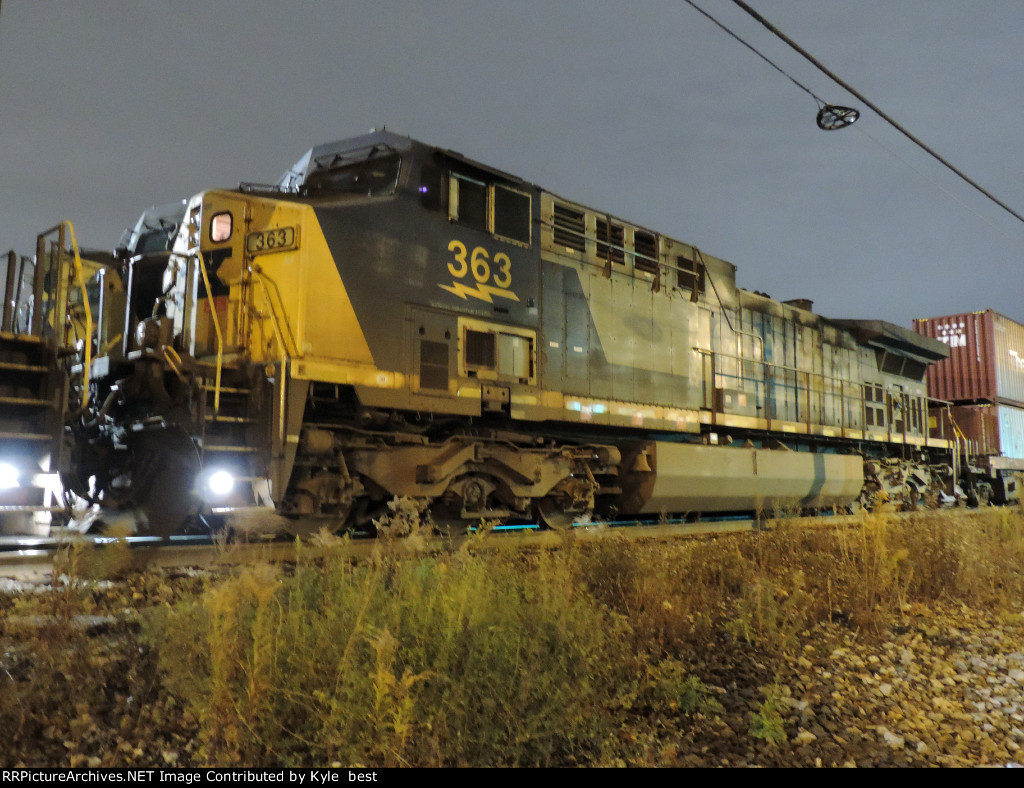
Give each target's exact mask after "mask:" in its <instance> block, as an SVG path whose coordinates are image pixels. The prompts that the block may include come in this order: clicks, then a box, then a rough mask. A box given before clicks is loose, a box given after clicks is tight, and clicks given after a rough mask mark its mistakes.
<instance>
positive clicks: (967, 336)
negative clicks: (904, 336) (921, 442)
mask: <svg viewBox="0 0 1024 788" xmlns="http://www.w3.org/2000/svg"><path fill="white" fill-rule="evenodd" d="M914 330H915V331H917V332H918V333H920V334H924V335H925V336H927V337H931V338H932V339H937V340H939V341H940V342H945V343H946V344H947V345H949V358H948V359H943V360H942V361H939V362H937V363H935V364H932V365H931V366H930V367H929V368H928V372H927V376H926V378H925V379H926V380H927V382H928V394H929V396H931V397H933V398H935V399H940V400H945V401H947V402H956V403H991V404H996V405H998V404H1006V405H1015V406H1017V407H1024V325H1021V324H1020V323H1018V322H1016V321H1014V320H1011V319H1010V318H1008V317H1005V316H1003V315H1000V314H999V313H998V312H993V311H992V310H991V309H987V310H985V311H984V312H967V313H964V314H959V315H947V316H946V317H929V318H923V319H918V320H915V321H914Z"/></svg>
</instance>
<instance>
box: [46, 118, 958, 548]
mask: <svg viewBox="0 0 1024 788" xmlns="http://www.w3.org/2000/svg"><path fill="white" fill-rule="evenodd" d="M120 257H121V266H120V270H119V271H117V272H116V273H117V274H119V277H120V279H121V281H122V282H123V284H124V286H125V289H126V291H127V296H126V299H116V298H110V299H108V304H107V305H106V306H105V305H104V304H102V303H100V302H99V300H98V299H96V298H93V303H92V307H93V310H92V311H93V313H94V315H93V322H94V323H95V326H96V328H94V329H93V330H92V343H91V347H92V349H93V352H92V353H91V356H92V357H91V358H89V359H84V358H81V357H79V358H78V362H79V363H78V364H77V366H76V367H75V370H74V374H73V376H72V391H73V395H72V398H71V400H72V402H75V401H81V402H84V405H81V406H78V407H76V408H74V409H73V410H74V412H72V413H70V414H69V418H68V438H69V440H68V441H67V449H66V450H65V451H64V452H63V454H64V456H63V457H62V458H61V460H60V464H61V470H62V477H63V478H64V480H65V484H66V486H68V487H69V489H71V490H73V491H74V492H75V493H76V494H77V495H78V496H80V497H82V498H84V499H86V500H88V501H92V502H94V503H96V504H98V505H99V506H100V507H104V508H106V509H111V508H114V509H117V508H121V509H131V510H134V511H141V512H143V516H142V517H140V520H139V523H140V525H141V527H143V528H148V529H149V530H151V531H154V532H158V533H163V532H168V531H171V530H175V529H177V528H179V527H181V525H182V523H184V522H187V521H189V520H190V519H192V518H194V516H196V515H197V513H198V514H199V515H200V516H201V517H202V518H204V519H205V520H206V521H207V522H212V523H216V522H218V520H219V518H225V519H227V520H228V521H231V520H233V519H238V520H240V519H245V517H249V518H255V519H259V518H260V517H261V516H262V517H264V519H268V518H269V519H270V520H272V521H274V522H276V523H278V524H284V525H285V526H287V524H288V523H289V522H292V521H298V520H300V519H301V520H302V521H303V522H306V523H309V522H313V523H316V522H323V523H324V524H329V525H330V526H331V527H339V528H340V527H344V526H349V527H362V526H368V525H369V523H371V522H372V520H373V519H374V518H377V517H378V516H379V513H380V512H381V511H382V510H383V509H384V507H385V505H386V503H387V502H388V501H389V500H391V499H392V498H394V497H395V496H403V497H408V498H412V499H416V500H418V501H419V502H421V503H422V505H423V506H425V507H429V508H430V510H431V512H432V514H433V517H434V519H435V521H437V522H459V523H470V522H476V521H479V520H480V519H481V518H487V519H492V518H500V519H509V518H512V519H522V520H528V519H532V518H534V517H539V518H541V519H543V520H544V521H545V522H547V523H548V524H550V525H553V526H554V525H562V524H565V523H567V522H570V521H572V520H581V519H585V518H586V517H588V516H590V515H591V514H594V515H598V516H602V517H609V516H630V517H634V516H663V515H666V514H669V513H671V514H674V515H686V514H691V515H692V514H698V513H711V512H751V511H757V510H765V509H768V510H771V509H777V508H785V509H808V508H821V507H832V506H847V505H850V504H851V503H854V502H855V501H857V500H858V499H861V497H862V496H863V495H865V494H871V493H884V494H887V495H890V496H896V497H903V498H904V499H906V500H909V501H913V500H916V499H917V498H918V497H920V496H922V495H925V496H927V495H934V496H940V495H942V494H949V493H952V492H953V488H954V486H955V483H956V481H957V479H956V478H954V473H955V470H954V468H953V467H952V464H951V456H950V444H949V442H948V441H942V440H938V441H937V440H935V439H930V438H929V436H928V428H927V423H926V415H927V392H926V390H925V384H924V382H923V379H924V374H925V370H926V368H927V366H928V364H930V363H932V362H934V361H936V360H938V359H940V358H944V357H946V356H947V355H948V349H947V347H946V346H945V345H943V344H942V343H940V342H938V341H936V340H933V339H930V338H927V337H924V336H921V335H918V334H915V333H913V332H911V331H909V330H906V329H902V328H900V327H898V326H894V325H891V324H888V323H883V322H880V321H848V320H827V319H825V318H822V317H820V316H818V315H816V314H814V313H813V312H811V311H810V303H809V302H805V301H789V302H779V301H775V300H772V299H771V298H769V297H767V296H765V295H763V294H758V293H751V292H748V291H745V290H742V289H740V288H738V287H737V286H736V279H735V267H734V266H733V265H731V264H730V263H727V262H725V261H723V260H720V259H718V258H715V257H712V256H710V255H706V254H703V253H702V252H701V251H700V250H699V249H698V248H697V247H695V246H693V245H691V244H687V243H683V242H680V241H677V240H674V239H672V238H669V237H667V236H664V235H661V234H659V233H656V232H654V231H652V230H649V229H647V228H645V227H642V226H639V225H635V224H632V223H629V222H626V221H622V220H620V219H618V218H616V217H614V216H610V215H608V214H606V213H602V212H599V211H595V210H592V209H590V208H587V207H585V206H582V205H579V204H576V203H573V202H570V201H568V200H564V199H562V198H560V197H558V196H556V195H554V194H552V193H550V192H547V191H544V190H543V189H541V188H539V187H537V186H534V185H532V184H529V183H526V182H524V181H523V180H521V179H519V178H516V177H514V176H512V175H509V174H507V173H503V172H500V171H497V170H494V169H492V168H489V167H486V166H484V165H482V164H480V163H477V162H474V161H471V160H469V159H467V158H466V157H464V156H462V155H460V154H457V153H454V152H452V151H447V150H442V149H438V148H434V147H430V146H427V145H424V144H421V143H419V142H416V141H414V140H411V139H408V138H405V137H400V136H397V135H394V134H391V133H388V132H378V133H373V134H370V135H367V136H364V137H359V138H356V139H353V140H348V141H345V142H340V143H334V144H329V145H321V146H318V147H315V148H313V149H312V150H311V151H310V152H309V153H307V154H306V156H305V157H304V158H303V159H301V160H300V161H299V163H298V164H297V165H296V166H295V167H293V168H292V169H291V170H290V171H289V172H288V174H287V175H286V176H285V177H284V178H283V179H282V180H281V182H280V183H278V184H276V185H273V186H260V185H252V184H243V185H242V187H240V188H239V189H237V190H214V191H207V192H204V193H202V194H199V195H197V196H195V197H193V198H192V199H190V200H188V201H187V202H185V203H183V204H182V205H181V206H178V207H172V208H171V209H168V210H167V211H166V212H164V213H163V214H162V215H156V214H153V215H150V216H149V217H148V218H147V217H144V221H142V222H140V225H139V227H138V228H137V232H136V233H135V234H133V235H132V236H131V237H129V238H128V239H127V242H126V243H125V248H124V249H123V250H122V251H121V252H120ZM115 267H116V266H115ZM113 275H114V272H112V271H109V270H108V271H107V272H106V273H105V276H106V277H107V278H108V279H110V278H111V277H112V276H113ZM95 290H96V289H95V288H94V291H95ZM118 332H120V333H122V334H123V339H120V340H118V339H117V337H116V335H117V333H118Z"/></svg>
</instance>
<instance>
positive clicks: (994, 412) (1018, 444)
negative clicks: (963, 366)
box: [929, 404, 1024, 459]
mask: <svg viewBox="0 0 1024 788" xmlns="http://www.w3.org/2000/svg"><path fill="white" fill-rule="evenodd" d="M929 417H930V418H929V428H930V429H929V431H930V434H931V436H932V437H933V438H944V439H946V440H953V437H954V435H955V432H954V430H953V429H952V426H951V425H950V423H949V420H950V417H952V419H953V421H955V422H956V426H957V427H959V428H960V432H961V433H962V434H963V436H964V437H965V438H967V441H968V447H969V449H970V452H971V454H974V455H992V454H994V455H1001V456H1003V457H1014V458H1017V459H1024V408H1017V407H1014V406H1013V405H987V404H986V405H953V406H952V407H951V408H949V409H948V410H947V409H946V408H935V409H933V410H932V411H930V413H929Z"/></svg>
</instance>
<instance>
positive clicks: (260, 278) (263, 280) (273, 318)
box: [251, 266, 298, 359]
mask: <svg viewBox="0 0 1024 788" xmlns="http://www.w3.org/2000/svg"><path fill="white" fill-rule="evenodd" d="M251 272H252V275H253V278H254V279H255V280H256V281H257V282H259V283H260V285H261V286H262V287H263V292H264V293H265V294H266V296H267V306H269V307H270V322H271V325H272V326H273V327H274V335H275V336H276V337H277V342H278V344H279V345H280V346H281V350H282V352H283V353H284V356H285V358H286V359H290V358H291V357H292V356H297V355H298V343H297V342H296V341H295V335H294V334H293V333H292V327H291V325H290V324H289V323H288V318H287V316H285V318H284V325H285V328H287V329H288V339H290V340H291V343H292V347H293V348H294V352H293V351H292V350H291V349H289V347H288V344H287V343H286V342H285V340H284V333H283V332H282V331H281V325H280V322H279V320H278V316H277V307H275V306H274V299H273V297H272V296H271V293H270V286H269V285H268V284H267V282H268V281H269V282H270V284H271V285H273V286H274V290H277V284H276V283H275V282H274V280H273V279H270V277H267V276H264V275H263V272H262V271H261V270H260V269H259V268H258V267H255V266H254V267H253V268H252V269H251ZM277 294H278V298H280V297H281V293H280V291H279V290H277Z"/></svg>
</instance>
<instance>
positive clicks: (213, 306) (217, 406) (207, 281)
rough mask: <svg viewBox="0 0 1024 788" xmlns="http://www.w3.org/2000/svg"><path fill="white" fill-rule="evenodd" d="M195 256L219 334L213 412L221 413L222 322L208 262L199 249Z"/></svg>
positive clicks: (211, 316)
mask: <svg viewBox="0 0 1024 788" xmlns="http://www.w3.org/2000/svg"><path fill="white" fill-rule="evenodd" d="M195 255H196V257H197V258H198V259H199V270H200V272H201V273H202V275H203V284H204V285H206V297H207V299H208V300H209V302H210V318H211V319H212V320H213V330H214V331H215V332H216V334H217V377H216V380H215V381H214V384H213V412H214V413H219V412H220V377H221V370H222V369H223V367H224V335H223V334H222V333H221V330H220V321H219V320H218V319H217V305H216V304H215V303H214V301H213V290H211V289H210V277H209V276H208V275H207V273H206V262H205V261H204V260H203V253H202V252H201V251H199V250H198V249H196V250H195Z"/></svg>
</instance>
